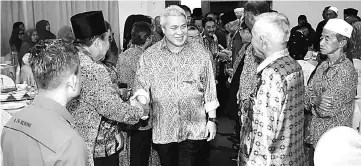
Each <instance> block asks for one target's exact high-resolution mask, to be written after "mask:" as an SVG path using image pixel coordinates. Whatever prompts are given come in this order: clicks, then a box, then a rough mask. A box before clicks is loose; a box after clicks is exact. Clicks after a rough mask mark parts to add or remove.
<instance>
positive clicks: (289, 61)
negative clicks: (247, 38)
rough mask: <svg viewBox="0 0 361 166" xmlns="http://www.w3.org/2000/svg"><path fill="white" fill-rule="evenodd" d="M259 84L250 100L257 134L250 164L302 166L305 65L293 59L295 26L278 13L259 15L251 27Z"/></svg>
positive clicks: (247, 157) (248, 154)
mask: <svg viewBox="0 0 361 166" xmlns="http://www.w3.org/2000/svg"><path fill="white" fill-rule="evenodd" d="M252 36H253V37H252V46H253V48H254V51H255V52H256V53H255V55H256V56H259V57H260V58H261V59H264V60H263V61H262V63H260V65H259V66H258V67H257V77H258V84H257V86H256V88H255V89H254V91H253V93H252V95H251V96H252V97H253V98H251V99H250V100H251V102H250V105H251V106H250V107H249V108H250V109H249V110H248V111H250V114H249V115H250V121H251V123H252V124H251V126H252V130H249V131H251V132H250V133H249V135H248V138H247V139H246V140H245V142H244V143H245V146H246V147H247V148H246V149H247V150H246V151H244V153H243V154H244V155H243V157H244V158H242V159H241V162H242V163H243V164H245V165H303V164H304V151H303V146H304V145H303V127H304V126H303V119H304V115H303V93H304V85H303V83H304V80H303V73H302V68H301V66H300V65H299V64H298V63H297V62H296V61H295V60H294V59H293V58H292V57H291V56H290V55H289V53H288V50H287V40H288V39H289V36H290V25H289V21H288V19H287V17H286V16H285V15H283V14H279V13H274V12H272V13H264V14H261V15H260V16H258V17H256V20H255V24H254V26H253V29H252Z"/></svg>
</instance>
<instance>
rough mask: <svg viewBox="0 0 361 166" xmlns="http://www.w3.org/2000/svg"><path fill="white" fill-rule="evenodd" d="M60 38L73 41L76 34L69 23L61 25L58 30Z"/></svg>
mask: <svg viewBox="0 0 361 166" xmlns="http://www.w3.org/2000/svg"><path fill="white" fill-rule="evenodd" d="M58 38H59V39H62V40H64V41H67V42H73V40H74V34H73V31H72V30H71V27H69V26H67V25H65V26H63V27H61V28H60V29H59V31H58Z"/></svg>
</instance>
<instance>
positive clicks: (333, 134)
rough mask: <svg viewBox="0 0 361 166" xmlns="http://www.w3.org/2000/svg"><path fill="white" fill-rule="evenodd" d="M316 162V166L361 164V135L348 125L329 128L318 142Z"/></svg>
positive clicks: (357, 165) (355, 165) (354, 165)
mask: <svg viewBox="0 0 361 166" xmlns="http://www.w3.org/2000/svg"><path fill="white" fill-rule="evenodd" d="M314 162H315V166H323V165H327V166H339V165H342V166H359V165H361V135H360V134H359V133H357V131H356V130H355V129H353V128H350V127H346V126H339V127H335V128H332V129H330V130H328V131H327V132H326V133H324V134H323V135H322V136H321V138H320V140H319V141H318V143H317V146H316V150H315V155H314Z"/></svg>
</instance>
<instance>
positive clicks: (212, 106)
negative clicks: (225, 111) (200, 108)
mask: <svg viewBox="0 0 361 166" xmlns="http://www.w3.org/2000/svg"><path fill="white" fill-rule="evenodd" d="M218 107H219V102H218V100H213V101H211V102H208V103H206V104H204V108H205V109H206V112H209V111H213V110H216V109H217V108H218Z"/></svg>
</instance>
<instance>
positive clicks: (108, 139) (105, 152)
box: [94, 65, 118, 158]
mask: <svg viewBox="0 0 361 166" xmlns="http://www.w3.org/2000/svg"><path fill="white" fill-rule="evenodd" d="M105 67H106V69H107V71H108V75H109V76H110V79H111V82H112V84H113V85H112V86H114V88H116V87H117V78H118V77H117V73H116V72H115V68H114V67H113V66H111V65H105ZM116 134H118V122H116V121H112V120H110V119H107V118H104V117H102V118H101V121H100V124H99V131H98V136H97V138H96V140H95V146H94V158H98V157H106V156H110V155H112V154H114V153H115V152H116V151H117V149H116V148H117V141H116V139H115V135H116Z"/></svg>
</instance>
